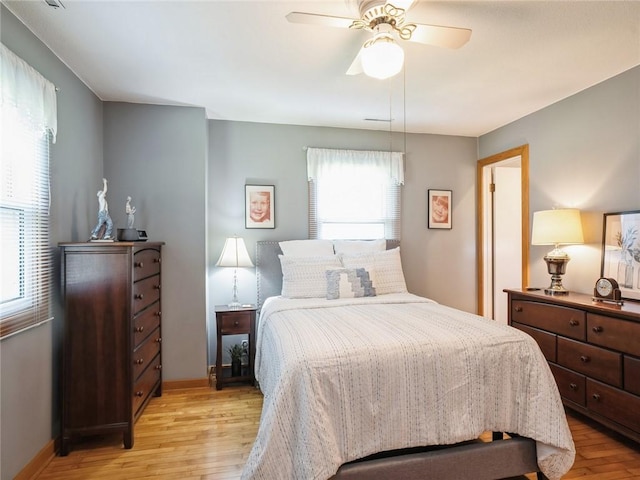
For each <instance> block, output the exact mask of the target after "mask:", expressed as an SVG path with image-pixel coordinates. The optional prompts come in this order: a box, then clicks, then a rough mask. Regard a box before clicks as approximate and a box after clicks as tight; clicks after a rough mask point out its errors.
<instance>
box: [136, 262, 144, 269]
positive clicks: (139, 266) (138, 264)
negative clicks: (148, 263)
mask: <svg viewBox="0 0 640 480" xmlns="http://www.w3.org/2000/svg"><path fill="white" fill-rule="evenodd" d="M133 266H134V267H136V268H142V267H144V263H143V262H136V263H134V264H133Z"/></svg>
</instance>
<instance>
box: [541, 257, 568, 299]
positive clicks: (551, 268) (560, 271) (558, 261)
mask: <svg viewBox="0 0 640 480" xmlns="http://www.w3.org/2000/svg"><path fill="white" fill-rule="evenodd" d="M569 260H570V259H569V256H568V255H566V254H565V255H564V256H550V255H546V256H545V257H544V261H545V262H547V271H548V272H549V273H550V274H551V285H549V288H545V289H544V293H546V294H547V295H567V294H568V293H569V290H567V289H566V288H564V287H563V286H562V275H564V272H566V271H567V263H569Z"/></svg>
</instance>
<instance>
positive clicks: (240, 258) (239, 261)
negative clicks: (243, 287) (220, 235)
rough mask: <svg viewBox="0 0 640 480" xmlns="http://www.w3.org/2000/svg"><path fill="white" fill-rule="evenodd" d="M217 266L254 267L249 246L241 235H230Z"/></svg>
mask: <svg viewBox="0 0 640 480" xmlns="http://www.w3.org/2000/svg"><path fill="white" fill-rule="evenodd" d="M216 266H217V267H253V263H252V262H251V258H250V257H249V252H247V246H246V245H245V244H244V240H243V239H242V238H240V237H229V238H227V240H226V241H225V242H224V248H223V249H222V254H220V258H219V259H218V262H217V263H216Z"/></svg>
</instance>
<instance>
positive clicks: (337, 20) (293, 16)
mask: <svg viewBox="0 0 640 480" xmlns="http://www.w3.org/2000/svg"><path fill="white" fill-rule="evenodd" d="M287 20H289V21H290V22H291V23H306V24H310V25H321V26H324V27H339V28H349V25H351V24H352V23H353V20H352V19H350V18H343V17H332V16H329V15H319V14H316V13H303V12H291V13H290V14H288V15H287Z"/></svg>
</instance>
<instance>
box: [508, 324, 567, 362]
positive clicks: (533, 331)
mask: <svg viewBox="0 0 640 480" xmlns="http://www.w3.org/2000/svg"><path fill="white" fill-rule="evenodd" d="M512 326H513V327H515V328H517V329H518V330H522V331H523V332H524V333H527V334H528V335H530V336H531V337H533V339H534V340H535V341H536V342H537V343H538V345H539V346H540V350H542V353H543V354H544V357H545V358H546V359H547V360H549V361H550V362H555V361H556V338H557V337H556V335H554V334H553V333H549V332H545V331H544V330H538V329H537V328H533V327H528V326H526V325H522V324H520V323H515V322H514V323H512Z"/></svg>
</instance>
